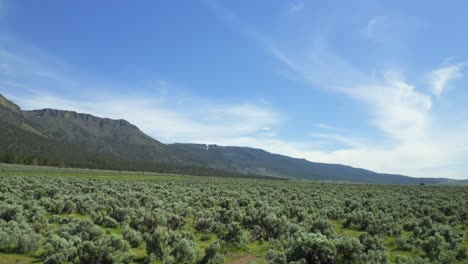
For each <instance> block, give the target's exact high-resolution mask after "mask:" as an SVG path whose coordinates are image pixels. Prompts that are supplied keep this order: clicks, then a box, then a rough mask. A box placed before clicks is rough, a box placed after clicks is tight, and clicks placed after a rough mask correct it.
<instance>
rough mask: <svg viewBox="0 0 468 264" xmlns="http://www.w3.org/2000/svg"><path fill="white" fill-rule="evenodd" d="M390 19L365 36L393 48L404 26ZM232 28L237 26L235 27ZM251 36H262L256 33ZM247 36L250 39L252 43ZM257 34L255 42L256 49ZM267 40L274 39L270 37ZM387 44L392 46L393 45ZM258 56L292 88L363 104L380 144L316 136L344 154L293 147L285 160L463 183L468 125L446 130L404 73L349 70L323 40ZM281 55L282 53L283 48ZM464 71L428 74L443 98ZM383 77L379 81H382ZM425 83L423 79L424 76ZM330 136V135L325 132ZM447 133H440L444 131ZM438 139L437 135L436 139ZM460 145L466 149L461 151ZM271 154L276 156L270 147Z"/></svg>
mask: <svg viewBox="0 0 468 264" xmlns="http://www.w3.org/2000/svg"><path fill="white" fill-rule="evenodd" d="M389 21H391V20H390V18H388V17H375V18H374V19H371V20H369V21H368V24H367V26H366V28H365V30H364V31H365V32H364V33H365V34H366V35H367V37H369V38H372V39H381V38H382V40H385V38H387V37H384V36H381V35H382V32H381V31H385V32H387V33H389V32H390V33H391V36H392V39H391V40H392V41H394V38H395V37H396V35H397V34H396V30H397V29H398V28H399V27H400V26H401V25H399V24H395V23H394V22H392V23H390V22H389ZM230 26H232V25H230ZM248 31H249V32H257V30H256V29H255V28H254V27H251V26H250V27H249V28H248ZM247 36H248V35H247ZM259 36H265V35H263V34H256V38H252V40H254V41H258V38H259ZM265 39H270V38H268V37H265ZM388 41H390V39H388ZM258 43H259V44H260V45H259V46H260V47H261V48H263V49H264V50H265V51H267V52H270V54H271V55H272V56H273V57H274V58H276V59H277V61H278V62H280V63H281V64H282V65H283V66H284V68H285V69H287V70H288V71H289V72H290V73H291V74H292V75H293V76H294V77H295V80H297V81H299V82H303V83H306V84H308V85H309V86H310V87H311V88H312V89H316V88H320V89H325V90H327V91H329V92H330V93H340V94H343V95H346V96H348V97H349V98H350V99H352V100H354V101H357V102H360V103H362V105H363V107H365V111H364V112H363V113H362V119H363V121H364V122H366V121H367V122H369V124H371V125H372V126H373V127H374V131H373V132H374V133H375V134H377V135H378V136H379V137H380V138H379V142H378V143H376V142H375V141H370V140H369V139H364V140H363V139H360V140H356V139H355V138H352V137H350V136H349V135H347V133H346V132H345V131H338V130H335V129H328V130H330V131H329V132H328V133H312V134H311V136H312V137H313V138H315V139H318V140H328V141H335V142H337V143H340V144H344V145H345V147H343V148H340V149H335V150H324V149H321V148H320V144H318V145H316V146H319V148H315V149H313V148H307V147H304V145H302V146H301V145H299V144H294V143H290V144H288V148H284V149H283V150H282V152H281V153H284V154H287V155H291V156H294V157H304V158H307V159H309V160H311V161H319V162H327V163H342V164H349V165H352V166H356V167H363V168H368V169H372V170H375V171H379V172H390V173H400V174H407V175H412V176H421V177H440V176H445V177H454V178H465V177H466V175H465V172H464V171H463V170H460V169H455V168H460V167H461V166H460V164H463V162H464V160H466V158H468V150H467V148H466V144H465V145H464V146H461V145H460V142H467V141H468V136H466V135H464V133H460V132H459V131H466V129H467V127H466V124H465V123H463V122H461V123H460V124H450V125H448V126H447V125H446V124H442V123H440V122H439V121H437V120H436V119H435V118H434V112H433V111H434V107H433V105H434V104H437V101H434V99H433V98H431V97H430V96H429V95H428V94H426V93H424V92H423V89H421V88H420V87H416V86H415V85H414V84H412V83H410V82H408V81H407V80H405V78H404V73H403V72H400V71H389V70H381V73H380V74H378V75H376V74H375V71H374V70H373V71H372V72H368V71H366V70H365V69H361V68H359V67H358V66H357V65H355V64H352V63H350V62H348V61H347V60H346V59H343V58H341V57H340V56H339V55H337V53H336V52H334V50H333V48H331V46H330V45H328V43H327V35H318V36H316V37H315V41H314V42H313V43H312V44H311V45H310V48H309V49H306V50H297V49H296V48H290V49H288V46H287V45H285V44H284V43H283V42H281V40H280V41H278V42H273V41H263V40H262V41H259V42H258ZM280 46H281V47H283V48H279V47H280ZM463 67H464V65H463V64H456V65H449V66H447V67H444V68H440V69H435V70H432V71H430V73H428V75H427V76H429V77H428V79H429V80H430V83H431V87H432V92H433V93H434V94H435V95H437V96H440V94H441V93H442V92H443V91H444V90H445V89H446V87H447V85H448V83H449V82H450V81H452V80H455V79H457V78H461V76H462V75H461V70H462V68H463ZM379 75H380V76H379ZM423 78H424V76H423ZM322 128H325V129H327V127H325V126H322ZM442 128H443V129H442ZM436 131H437V132H436ZM462 145H463V144H462ZM265 147H266V148H267V149H270V150H271V149H272V148H271V147H269V146H265Z"/></svg>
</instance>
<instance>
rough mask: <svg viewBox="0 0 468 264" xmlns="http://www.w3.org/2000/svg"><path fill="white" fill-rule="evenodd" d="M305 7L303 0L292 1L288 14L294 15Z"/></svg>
mask: <svg viewBox="0 0 468 264" xmlns="http://www.w3.org/2000/svg"><path fill="white" fill-rule="evenodd" d="M302 9H304V2H303V1H290V2H289V5H288V14H289V15H294V14H296V13H298V12H300V11H302Z"/></svg>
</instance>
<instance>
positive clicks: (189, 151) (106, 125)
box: [0, 94, 453, 184]
mask: <svg viewBox="0 0 468 264" xmlns="http://www.w3.org/2000/svg"><path fill="white" fill-rule="evenodd" d="M0 124H1V125H2V128H3V129H2V130H3V131H0V136H1V138H0V139H3V140H0V161H1V152H3V153H4V154H3V156H4V157H3V159H4V160H5V155H10V156H11V155H13V154H14V155H16V156H21V157H23V158H22V159H23V160H22V161H20V163H21V162H22V163H27V162H30V163H37V159H39V157H37V156H41V155H42V156H43V157H44V160H45V159H46V158H48V159H52V160H54V164H53V165H63V166H97V167H102V168H116V169H133V170H158V169H159V170H176V171H178V172H180V171H182V172H184V173H185V174H190V172H192V173H194V174H202V173H201V172H204V173H208V174H210V175H211V173H218V174H220V175H244V176H248V175H250V176H261V177H281V178H296V179H311V180H321V181H344V182H360V183H403V184H418V183H428V184H433V183H444V182H448V181H453V180H450V179H446V178H413V177H408V176H403V175H394V174H383V173H377V172H373V171H370V170H366V169H361V168H354V167H351V166H347V165H341V164H327V163H317V162H311V161H308V160H305V159H297V158H291V157H288V156H284V155H280V154H274V153H270V152H267V151H265V150H262V149H255V148H249V147H235V146H218V145H206V144H192V143H174V144H163V143H161V142H160V141H158V140H156V139H154V138H152V137H150V136H148V135H147V134H145V133H144V132H143V131H141V130H140V129H139V128H138V127H137V126H135V125H133V124H131V123H130V122H128V121H127V120H124V119H110V118H102V117H97V116H94V115H92V114H86V113H78V112H75V111H69V110H57V109H50V108H44V109H40V110H29V111H23V110H21V108H20V107H19V106H17V105H16V104H15V103H13V102H11V101H9V100H8V99H6V98H5V97H4V96H2V95H1V94H0ZM5 153H6V154H5ZM11 153H13V154H11ZM32 154H34V155H35V156H34V155H32ZM33 156H34V157H33ZM26 157H28V158H26ZM7 161H8V160H7ZM10 161H11V157H10ZM171 172H172V171H171ZM198 172H200V173H198Z"/></svg>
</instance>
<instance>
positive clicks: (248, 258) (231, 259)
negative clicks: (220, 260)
mask: <svg viewBox="0 0 468 264" xmlns="http://www.w3.org/2000/svg"><path fill="white" fill-rule="evenodd" d="M225 257H226V259H225V261H226V263H227V264H248V263H253V262H255V263H258V261H259V259H258V257H256V256H254V255H251V254H247V253H228V254H226V255H225Z"/></svg>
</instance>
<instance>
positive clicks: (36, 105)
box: [7, 94, 281, 144]
mask: <svg viewBox="0 0 468 264" xmlns="http://www.w3.org/2000/svg"><path fill="white" fill-rule="evenodd" d="M7 96H8V94H7ZM9 96H10V97H11V98H12V99H13V100H14V101H16V102H17V103H18V104H19V105H20V106H21V107H23V108H25V109H42V108H54V109H66V110H72V111H77V112H81V113H91V114H94V115H97V116H101V117H109V118H114V119H121V118H122V119H126V120H128V121H130V122H131V123H133V124H135V125H137V126H138V127H140V128H141V129H142V130H143V131H144V132H146V133H147V134H149V135H151V136H153V137H154V138H156V139H158V140H162V141H163V142H168V143H169V142H194V143H210V144H211V143H218V144H219V142H217V141H216V140H217V139H218V140H222V141H229V140H232V141H235V139H236V138H243V137H247V136H254V135H255V134H256V133H260V132H263V131H264V129H263V128H264V127H267V126H272V125H276V124H278V123H279V122H280V120H281V115H280V114H278V113H276V112H275V111H273V110H271V109H268V108H266V107H262V106H259V105H257V104H255V105H254V104H249V103H247V104H216V103H214V102H212V101H209V100H199V99H196V100H193V101H192V102H190V103H189V102H185V104H184V106H183V107H181V108H177V107H174V100H166V99H162V98H160V97H157V96H147V97H144V98H141V97H132V96H126V97H119V96H115V95H111V94H107V95H103V96H102V97H101V96H99V97H93V98H84V99H80V100H76V99H70V98H63V97H61V96H59V95H55V94H54V95H40V94H28V95H26V96H24V95H23V96H21V97H17V96H15V95H9ZM175 100H177V99H175Z"/></svg>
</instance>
